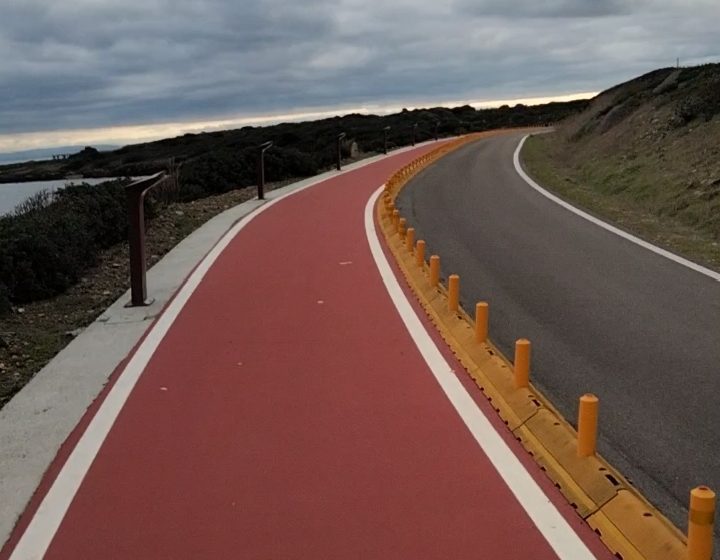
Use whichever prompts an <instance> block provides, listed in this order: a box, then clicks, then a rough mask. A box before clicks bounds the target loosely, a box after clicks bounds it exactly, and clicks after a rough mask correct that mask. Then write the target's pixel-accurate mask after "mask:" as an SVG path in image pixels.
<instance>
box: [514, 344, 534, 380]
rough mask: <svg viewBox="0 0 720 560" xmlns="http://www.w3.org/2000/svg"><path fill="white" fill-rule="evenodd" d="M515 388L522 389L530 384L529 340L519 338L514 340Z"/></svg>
mask: <svg viewBox="0 0 720 560" xmlns="http://www.w3.org/2000/svg"><path fill="white" fill-rule="evenodd" d="M513 369H514V371H515V388H516V389H522V388H527V387H529V386H530V341H529V340H527V339H526V338H521V339H519V340H517V341H516V342H515V362H514V364H513Z"/></svg>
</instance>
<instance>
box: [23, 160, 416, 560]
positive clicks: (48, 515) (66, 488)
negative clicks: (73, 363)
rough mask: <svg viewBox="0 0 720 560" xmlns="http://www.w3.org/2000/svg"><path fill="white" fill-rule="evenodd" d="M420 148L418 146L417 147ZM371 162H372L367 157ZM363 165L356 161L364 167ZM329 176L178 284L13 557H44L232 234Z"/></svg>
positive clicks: (217, 247) (251, 216)
mask: <svg viewBox="0 0 720 560" xmlns="http://www.w3.org/2000/svg"><path fill="white" fill-rule="evenodd" d="M418 147H419V146H418ZM413 149H416V148H414V147H407V148H402V149H400V150H396V151H395V152H393V154H392V155H393V156H394V155H397V154H401V153H404V152H407V151H410V150H413ZM368 163H373V162H368ZM362 166H364V164H363V165H361V166H358V167H362ZM358 167H354V168H350V169H347V170H343V171H341V172H338V173H337V174H336V175H335V177H338V176H340V175H344V174H346V173H350V172H352V171H354V170H355V169H357V168H358ZM329 179H330V178H328V177H324V178H319V179H317V181H313V182H312V183H309V184H307V185H304V186H303V187H300V188H298V189H296V190H294V191H291V192H289V193H286V194H284V195H282V196H279V197H278V198H276V199H273V200H271V201H268V202H266V203H265V204H263V205H262V206H260V207H259V208H257V209H256V210H254V211H253V212H251V213H250V214H248V215H247V216H245V217H244V218H242V219H241V220H240V221H238V222H237V223H236V224H235V225H234V226H233V227H232V228H231V229H230V230H228V232H227V233H226V234H225V235H224V236H223V237H222V238H221V239H220V241H218V243H217V244H216V245H215V246H214V247H213V248H212V249H211V250H210V252H209V253H208V254H207V255H206V256H205V258H204V259H203V260H202V261H201V263H200V264H199V265H198V267H197V268H196V269H195V270H194V271H193V273H192V274H191V275H190V276H189V277H188V279H187V282H185V284H184V285H183V286H182V288H180V290H179V292H178V294H177V296H176V297H175V299H174V300H173V301H172V302H171V303H170V305H169V306H168V307H167V309H166V310H165V312H164V313H163V314H162V316H161V317H160V318H159V319H158V320H157V322H156V323H155V324H154V325H153V327H152V330H151V331H150V332H149V333H148V335H147V337H146V338H145V340H144V341H143V342H142V344H141V345H140V347H139V348H138V349H137V351H136V352H135V354H134V355H133V356H132V358H131V359H130V361H129V362H128V364H127V365H126V366H125V369H124V370H123V371H122V372H121V373H120V375H119V377H118V379H117V381H116V382H115V385H113V387H112V389H110V392H109V393H108V395H107V396H106V397H105V400H104V401H103V402H102V404H101V405H100V408H99V409H98V411H97V412H96V413H95V416H94V417H93V418H92V420H91V421H90V424H89V425H88V427H87V428H86V430H85V432H84V433H83V435H82V436H81V437H80V440H79V441H78V443H77V445H76V446H75V448H74V449H73V451H72V453H71V454H70V456H69V457H68V459H67V461H65V464H64V465H63V467H62V469H61V470H60V473H59V474H58V476H57V478H56V479H55V481H54V482H53V484H52V486H51V487H50V489H49V490H48V492H47V494H46V495H45V497H44V498H43V501H42V502H41V503H40V506H39V507H38V509H37V511H36V512H35V515H34V516H33V518H32V520H31V521H30V524H29V525H28V527H27V529H25V532H24V533H23V535H22V537H21V538H20V540H19V542H18V544H17V545H16V546H15V549H14V550H13V552H12V555H11V556H10V560H37V559H39V558H42V557H43V556H44V555H45V553H46V552H47V549H48V548H49V547H50V543H51V542H52V539H53V538H54V536H55V533H56V532H57V530H58V527H59V526H60V523H61V522H62V520H63V518H64V517H65V514H66V513H67V510H68V508H69V507H70V503H71V502H72V500H73V498H74V497H75V494H76V493H77V491H78V489H79V488H80V484H81V483H82V481H83V479H84V478H85V475H86V474H87V472H88V470H89V469H90V466H91V465H92V463H93V461H94V460H95V457H96V456H97V454H98V451H99V450H100V447H101V446H102V444H103V442H104V441H105V438H106V437H107V435H108V433H109V432H110V429H111V428H112V426H113V424H114V423H115V420H116V419H117V417H118V415H119V414H120V411H121V410H122V407H123V406H124V404H125V402H126V401H127V399H128V397H129V396H130V393H131V392H132V390H133V387H135V384H136V383H137V380H138V379H139V378H140V375H141V374H142V372H143V371H144V370H145V367H146V366H147V364H148V362H149V361H150V359H151V358H152V356H153V354H154V353H155V350H156V349H157V347H158V346H159V345H160V342H161V341H162V340H163V338H164V337H165V335H166V334H167V332H168V330H169V329H170V327H171V326H172V324H173V322H174V321H175V319H176V318H177V316H178V315H179V314H180V311H181V310H182V308H183V307H184V306H185V304H186V303H187V301H188V300H189V299H190V296H192V294H193V293H194V292H195V290H196V288H197V287H198V285H199V284H200V282H201V281H202V279H203V278H204V277H205V274H206V273H207V271H208V270H209V269H210V267H211V266H212V265H213V263H214V262H215V261H216V260H217V258H218V257H219V256H220V254H221V253H222V252H223V250H224V249H225V248H226V247H227V246H228V245H229V244H230V242H231V241H232V240H233V238H234V237H235V236H236V235H237V234H238V233H239V232H240V231H241V230H242V229H243V228H245V226H247V225H248V223H250V222H251V221H252V220H253V219H255V218H256V217H257V216H259V215H260V214H262V213H263V212H265V211H266V210H268V209H270V208H271V207H273V206H274V205H275V204H277V203H278V202H280V201H281V200H284V199H285V198H287V197H289V196H293V195H295V194H297V193H299V192H302V191H304V190H306V189H309V188H311V187H314V186H315V185H317V184H320V183H323V182H325V181H327V180H329Z"/></svg>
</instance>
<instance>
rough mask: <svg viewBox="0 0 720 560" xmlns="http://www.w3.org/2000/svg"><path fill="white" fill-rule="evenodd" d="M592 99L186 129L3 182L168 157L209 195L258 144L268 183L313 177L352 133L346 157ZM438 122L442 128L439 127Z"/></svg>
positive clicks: (230, 182)
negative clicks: (342, 136) (267, 145)
mask: <svg viewBox="0 0 720 560" xmlns="http://www.w3.org/2000/svg"><path fill="white" fill-rule="evenodd" d="M586 105H587V101H575V102H570V103H550V104H545V105H537V106H525V105H516V106H515V107H508V106H503V107H500V108H498V109H483V110H476V109H474V108H473V107H470V106H462V107H456V108H453V109H446V108H434V109H423V110H413V111H407V110H403V111H402V112H400V113H396V114H392V115H386V116H376V115H358V114H353V115H346V116H344V117H334V118H329V119H323V120H318V121H310V122H302V123H283V124H278V125H274V126H267V127H251V126H248V127H244V128H241V129H237V130H226V131H219V132H210V133H202V134H185V135H184V136H179V137H177V138H169V139H166V140H160V141H157V142H148V143H144V144H135V145H131V146H125V147H123V148H120V149H117V150H114V151H108V152H99V151H97V150H95V149H85V150H82V151H79V152H77V153H75V154H74V155H72V156H70V157H69V158H68V159H67V160H62V161H52V160H51V161H42V162H26V163H20V164H14V165H0V183H11V182H20V181H31V180H49V179H63V178H65V177H67V176H68V175H81V176H84V177H122V176H137V175H147V174H151V173H155V172H156V171H160V170H163V169H165V168H166V166H167V162H168V159H169V158H176V160H177V161H179V162H180V161H182V162H185V164H184V166H183V172H182V174H181V178H180V180H181V183H182V184H183V185H184V186H185V187H186V188H187V190H188V191H189V192H188V198H196V197H197V195H198V194H200V193H201V192H202V191H204V192H206V193H217V192H225V191H227V190H229V189H231V188H234V187H237V186H247V185H252V184H254V182H255V176H256V175H255V174H256V171H255V169H256V168H255V165H256V163H255V161H256V158H257V146H258V145H259V144H262V143H263V142H266V141H268V140H272V141H273V142H274V143H275V145H274V147H273V148H272V149H271V150H270V151H268V152H267V154H266V161H267V178H268V180H269V181H277V180H284V179H287V178H290V177H302V176H310V175H314V174H315V173H317V172H318V171H319V170H321V169H325V168H327V167H330V166H331V165H332V164H333V162H334V161H335V157H336V156H335V154H336V144H335V142H336V138H337V135H338V134H339V133H340V132H345V133H346V134H347V141H346V143H345V145H344V147H343V149H344V154H345V155H346V156H348V155H350V147H351V145H352V144H353V143H355V144H356V145H357V147H358V149H359V150H360V152H365V153H372V152H380V151H382V149H383V128H385V127H386V126H389V127H390V130H389V131H388V145H389V147H390V148H392V147H397V146H403V145H408V144H410V142H411V141H412V129H413V124H415V123H417V131H416V139H417V140H418V141H423V140H428V139H430V138H432V137H433V136H434V134H435V132H436V130H437V133H438V135H439V136H440V137H444V136H451V135H456V134H462V133H465V132H473V131H481V130H488V129H491V128H502V127H509V126H530V125H545V124H549V123H554V122H557V121H559V120H562V119H563V118H566V117H567V116H568V115H571V114H574V113H576V112H578V111H579V110H582V109H583V108H585V106H586ZM436 127H437V128H436Z"/></svg>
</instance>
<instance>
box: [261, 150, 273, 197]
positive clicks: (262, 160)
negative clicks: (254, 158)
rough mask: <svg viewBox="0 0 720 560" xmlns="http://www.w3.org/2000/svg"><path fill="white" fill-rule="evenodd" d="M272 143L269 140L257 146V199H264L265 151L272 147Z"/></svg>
mask: <svg viewBox="0 0 720 560" xmlns="http://www.w3.org/2000/svg"><path fill="white" fill-rule="evenodd" d="M272 145H273V143H272V140H269V141H268V142H265V143H263V144H260V146H259V148H260V157H259V158H258V187H257V197H258V200H264V199H265V152H267V151H268V150H269V149H270V148H271V147H272Z"/></svg>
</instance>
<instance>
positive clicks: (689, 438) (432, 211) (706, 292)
mask: <svg viewBox="0 0 720 560" xmlns="http://www.w3.org/2000/svg"><path fill="white" fill-rule="evenodd" d="M521 138H522V134H518V135H510V136H499V137H494V138H488V139H485V140H481V141H479V142H476V143H473V144H470V145H468V146H466V147H464V148H462V149H460V150H458V151H456V152H454V153H452V154H450V155H449V156H447V157H445V158H443V159H442V160H440V161H439V162H438V163H436V164H435V165H433V166H431V167H430V168H428V169H427V170H425V171H424V172H422V173H421V174H420V175H418V176H417V177H416V178H415V179H414V180H413V181H412V182H411V183H410V184H409V185H408V186H407V187H406V188H405V189H404V190H403V192H402V193H401V195H400V197H399V199H398V201H397V203H398V207H399V208H400V210H401V213H402V215H403V216H404V217H406V218H408V222H409V225H412V226H413V227H415V229H416V232H417V236H418V237H417V238H418V239H425V240H426V242H427V244H428V249H429V251H431V252H432V253H437V254H439V255H441V259H442V267H443V272H444V273H447V274H450V273H457V274H459V275H460V277H461V281H462V290H461V292H462V298H461V302H462V303H463V305H464V307H465V309H471V308H473V305H474V302H476V301H480V300H488V301H489V302H490V306H491V307H490V310H491V313H490V315H491V319H490V330H491V338H492V339H493V341H494V342H495V343H496V344H497V345H498V346H499V347H500V349H501V350H502V351H503V352H504V353H505V354H506V355H509V356H511V355H512V349H513V344H514V341H515V339H517V338H520V337H528V338H530V339H531V340H532V342H533V371H532V375H533V379H534V382H535V383H536V385H537V386H538V387H539V388H540V389H542V390H543V392H544V393H545V394H546V396H548V397H549V398H550V399H551V401H552V402H553V403H554V404H555V405H556V406H557V407H558V408H559V409H560V411H561V412H562V413H563V414H564V415H565V417H566V418H568V419H569V420H572V419H573V418H574V417H575V415H576V410H577V404H576V403H577V399H578V397H579V396H580V395H581V394H583V393H585V392H594V393H596V394H597V395H598V396H599V397H600V399H601V424H600V426H601V427H600V430H601V443H600V449H601V452H602V453H603V454H604V455H605V456H606V457H607V458H608V459H609V460H610V462H611V463H612V464H614V465H615V466H616V467H618V468H619V469H620V470H621V471H622V472H623V473H624V474H626V475H627V476H628V477H629V478H630V479H631V480H632V481H633V482H634V483H635V484H636V485H637V486H638V487H639V488H640V489H641V490H642V491H643V492H644V493H645V495H646V496H648V498H650V499H651V500H652V501H653V502H654V503H655V504H656V505H658V506H659V507H660V508H661V509H662V510H663V511H664V512H665V513H666V514H667V515H668V516H669V517H670V518H671V519H673V521H674V522H675V523H677V524H679V525H680V526H684V523H685V516H686V509H685V507H686V502H687V499H688V492H689V490H690V488H691V487H693V486H696V485H698V484H701V483H702V484H709V485H711V486H712V487H714V488H716V489H718V488H720V453H719V452H718V450H720V429H719V428H720V407H719V406H717V404H716V402H717V401H716V396H717V395H718V394H720V366H719V365H718V364H720V283H718V282H717V281H716V280H714V279H712V278H709V277H707V276H704V275H702V274H700V273H698V272H695V271H692V270H690V269H688V268H686V267H684V266H682V265H680V264H678V263H676V262H673V261H671V260H669V259H667V258H664V257H662V256H660V255H657V254H655V253H652V252H650V251H648V250H647V249H644V248H642V247H640V246H638V245H636V244H634V243H632V242H630V241H628V240H626V239H623V238H621V237H619V236H617V235H615V234H613V233H611V232H609V231H606V230H604V229H602V228H600V227H598V226H597V225H594V224H592V223H590V222H588V221H587V220H585V219H583V218H581V217H579V216H577V215H575V214H573V213H572V212H570V211H568V210H566V209H564V208H562V207H561V206H559V205H558V204H556V203H554V202H552V201H550V200H548V199H547V198H545V197H543V196H542V195H541V194H540V193H538V192H536V191H535V190H533V189H532V188H530V186H529V185H528V184H527V183H526V182H525V181H524V180H523V179H522V178H521V177H520V176H519V175H518V174H517V172H516V171H515V168H514V166H513V152H514V151H515V149H516V147H517V145H518V143H519V141H520V139H521ZM432 253H429V254H432Z"/></svg>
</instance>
